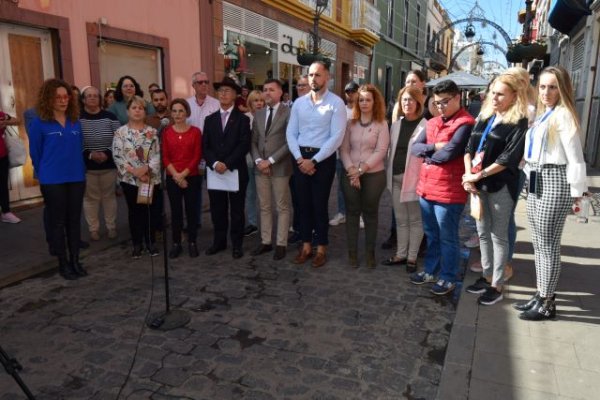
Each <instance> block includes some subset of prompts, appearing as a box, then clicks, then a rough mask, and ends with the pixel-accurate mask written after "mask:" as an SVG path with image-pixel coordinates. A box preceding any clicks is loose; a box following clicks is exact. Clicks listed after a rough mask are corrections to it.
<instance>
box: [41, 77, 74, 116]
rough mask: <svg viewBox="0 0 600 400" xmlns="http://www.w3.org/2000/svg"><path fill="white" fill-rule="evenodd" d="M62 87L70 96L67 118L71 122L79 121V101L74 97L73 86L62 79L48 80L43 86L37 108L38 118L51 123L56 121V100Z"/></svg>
mask: <svg viewBox="0 0 600 400" xmlns="http://www.w3.org/2000/svg"><path fill="white" fill-rule="evenodd" d="M61 87H62V88H65V90H66V91H67V94H68V95H69V105H68V106H67V110H66V111H65V113H66V115H67V118H68V119H69V120H71V121H77V120H78V119H79V100H78V99H76V98H74V97H73V90H72V89H71V85H70V84H68V83H67V82H65V81H63V80H62V79H57V78H52V79H47V80H46V81H44V83H43V84H42V87H41V88H40V91H39V93H38V100H37V104H36V106H35V109H36V112H37V114H38V116H39V117H40V119H42V120H43V121H51V120H53V119H54V100H55V97H56V91H57V90H58V88H61Z"/></svg>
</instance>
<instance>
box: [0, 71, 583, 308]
mask: <svg viewBox="0 0 600 400" xmlns="http://www.w3.org/2000/svg"><path fill="white" fill-rule="evenodd" d="M329 79H330V76H329V67H328V65H327V64H326V63H323V62H315V63H313V64H312V65H311V66H310V67H309V71H308V76H306V77H303V78H302V79H301V80H299V81H298V85H297V88H298V91H299V94H301V96H300V97H299V98H298V99H297V100H296V101H294V103H293V104H292V105H291V106H289V105H288V104H285V103H283V102H282V95H283V88H282V84H281V82H280V81H278V80H275V79H269V80H267V81H266V82H264V84H263V87H262V92H261V91H253V92H250V93H249V95H248V96H247V100H246V105H245V106H246V108H245V109H247V110H248V111H247V112H246V113H244V112H242V111H241V110H240V109H239V108H238V107H236V102H237V101H239V94H240V93H241V87H240V86H239V85H238V84H237V83H236V82H235V81H233V80H232V79H230V78H227V77H226V78H224V79H223V80H222V81H221V82H215V83H214V84H213V87H214V89H215V90H216V93H217V98H213V97H211V96H209V95H208V89H209V83H210V82H209V80H208V77H207V75H206V74H205V73H202V72H198V73H195V74H194V75H193V76H192V87H193V88H194V92H195V93H194V96H192V97H190V98H188V99H182V98H176V99H173V100H172V101H170V102H169V101H168V96H167V93H166V92H165V91H164V90H163V89H160V88H156V89H155V90H154V91H153V92H152V95H151V100H152V102H151V103H149V102H147V101H146V100H144V99H143V93H142V91H141V89H140V87H139V84H138V83H137V82H136V81H135V79H134V78H132V77H131V76H124V77H122V78H121V79H120V80H119V83H118V85H117V88H116V90H115V93H114V98H115V101H114V103H112V104H111V105H110V106H109V108H108V109H104V108H103V107H102V103H101V93H100V91H99V90H98V89H97V88H94V87H85V88H83V89H82V91H81V99H77V98H75V97H74V95H73V91H72V88H71V86H70V85H68V84H67V83H66V82H64V81H61V80H59V79H50V80H48V81H46V82H45V83H44V84H43V86H42V88H41V89H40V94H39V98H38V103H37V105H36V108H35V112H36V117H35V118H34V119H33V121H31V122H30V123H29V124H28V126H27V128H28V132H29V141H30V154H31V158H32V161H33V165H34V169H35V172H36V176H37V178H38V179H39V181H40V186H41V191H42V194H43V196H44V200H45V203H46V207H47V210H48V213H47V214H48V224H47V225H48V227H49V228H48V231H49V237H50V247H51V252H52V253H53V254H55V255H56V256H57V257H58V260H59V271H60V273H61V275H62V276H63V277H64V278H66V279H76V278H77V277H79V276H85V275H86V274H87V272H86V271H85V269H84V268H83V266H82V265H81V263H80V262H79V237H80V232H79V230H80V217H81V212H82V209H83V210H84V211H85V217H86V221H87V223H88V226H89V229H90V237H91V238H92V239H93V240H98V239H99V237H100V233H99V232H100V222H99V219H98V210H99V206H100V205H102V206H103V209H104V217H105V224H106V229H107V231H108V236H109V237H110V238H115V237H116V236H117V233H116V199H115V182H118V183H119V185H120V188H121V189H122V191H123V194H124V196H125V200H126V203H127V207H128V211H129V229H130V234H131V239H132V244H133V252H132V255H133V257H134V258H139V257H141V255H142V252H143V251H144V249H145V250H147V251H148V252H149V253H150V255H152V256H154V255H157V254H158V249H157V247H156V244H155V239H156V231H157V229H162V228H164V227H163V226H162V218H161V208H162V196H163V194H162V191H161V190H162V186H161V169H162V168H161V163H162V167H164V171H165V173H166V185H165V188H166V190H167V195H168V198H169V203H170V208H171V223H172V246H171V249H170V251H169V256H170V257H171V258H176V257H179V256H180V255H181V253H182V252H183V248H182V232H183V231H184V230H185V231H186V232H187V242H188V253H189V256H190V257H197V256H198V255H199V252H198V249H197V244H196V241H197V230H198V226H199V225H200V222H201V218H200V215H201V212H202V185H203V181H204V177H203V175H204V173H205V171H206V175H207V184H208V194H209V198H210V212H211V219H212V224H213V240H212V244H211V246H210V247H209V248H208V249H206V251H205V254H206V255H208V256H210V255H213V254H216V253H218V252H220V251H222V250H225V249H226V248H227V244H228V240H227V236H228V234H229V237H230V241H231V246H232V256H233V257H234V258H240V257H242V256H243V248H242V243H243V237H244V233H245V228H246V222H245V221H246V208H247V206H246V204H247V201H248V197H250V201H251V202H253V201H254V202H256V204H257V209H258V210H259V211H260V213H259V214H260V243H259V244H258V246H257V247H256V248H255V249H253V251H252V255H254V256H260V255H262V254H264V253H267V252H271V251H273V250H274V255H273V258H274V259H275V260H281V259H283V258H284V257H285V256H286V249H287V244H288V241H289V240H288V235H289V233H290V230H291V231H292V232H294V235H298V236H299V238H300V241H301V243H302V244H301V245H300V247H299V251H298V253H297V255H296V256H295V257H294V258H293V263H295V264H304V263H306V262H307V261H308V260H309V259H310V260H311V264H312V266H313V267H315V268H319V267H322V266H323V265H325V264H326V262H327V247H328V244H329V240H328V229H329V217H328V200H329V196H330V191H331V187H332V183H333V180H334V176H335V174H336V159H337V156H336V151H339V159H340V160H341V170H338V173H340V172H341V174H340V187H341V192H342V195H343V200H344V203H345V213H346V234H347V246H348V263H349V265H350V266H351V267H358V266H359V265H360V261H359V260H360V257H359V255H358V248H359V246H358V237H359V226H360V225H361V223H362V222H363V221H364V227H365V262H366V266H367V267H369V268H375V266H376V264H377V262H376V256H375V244H376V237H377V227H378V210H379V202H380V198H381V196H382V194H383V192H384V190H385V189H386V188H387V189H388V190H389V191H390V193H391V195H392V204H393V215H394V218H393V223H394V227H393V230H394V232H395V240H396V247H397V248H396V253H395V255H394V256H392V257H390V258H389V259H386V260H383V262H382V264H384V265H403V266H405V267H406V269H407V271H408V272H409V273H411V274H410V281H411V282H412V283H414V284H419V285H420V284H427V283H431V284H433V286H432V292H433V293H434V294H436V295H444V294H447V293H449V292H451V291H452V290H454V288H455V287H456V281H457V279H458V265H459V259H460V252H459V238H458V225H459V221H460V217H461V214H462V212H463V210H464V207H465V203H466V202H467V199H468V197H469V196H470V197H471V207H472V208H473V207H476V208H477V209H478V210H480V215H479V216H478V220H477V230H478V235H479V240H480V246H481V264H482V268H483V272H482V276H481V278H480V279H478V280H477V281H476V282H475V283H474V284H472V285H470V286H469V287H468V288H467V291H468V292H470V293H477V294H480V297H479V299H478V301H479V303H480V304H482V305H491V304H495V303H496V302H498V301H500V300H502V289H503V285H504V283H505V281H506V280H507V275H506V271H505V266H506V264H507V261H508V260H509V258H510V257H512V254H511V253H512V248H513V247H512V246H514V237H512V236H514V235H509V232H510V231H511V229H510V228H509V221H511V219H514V209H515V205H516V202H517V200H518V195H519V193H520V191H521V186H520V183H519V182H520V179H519V178H520V176H521V175H525V176H526V178H527V181H528V192H529V195H528V198H527V211H528V216H529V222H530V224H531V227H532V232H533V233H532V235H533V243H534V249H535V265H536V273H537V293H536V295H535V296H534V297H533V298H532V299H531V300H530V301H528V302H525V303H522V304H517V305H516V308H517V309H519V310H520V311H522V314H521V317H522V318H524V319H531V320H536V319H544V318H550V317H553V316H554V315H555V312H556V307H555V303H554V301H555V295H554V292H555V290H556V285H557V282H558V276H559V273H560V237H561V232H562V228H563V226H564V223H565V219H566V215H567V213H568V211H569V208H570V206H571V204H572V201H573V199H574V200H575V202H578V201H579V199H580V198H581V197H582V196H583V194H584V193H585V192H586V190H587V187H586V185H585V173H586V170H585V163H584V161H583V155H582V149H581V143H580V140H579V125H578V122H577V116H576V112H575V109H574V104H573V92H572V88H571V84H570V79H569V77H568V74H567V73H566V72H565V71H564V70H563V69H562V68H560V67H548V68H546V69H545V70H543V71H542V73H541V74H540V77H539V83H538V96H537V104H532V101H533V99H532V96H531V90H532V89H531V86H530V83H529V79H528V76H527V74H523V71H521V69H518V68H513V69H509V70H507V71H506V72H504V73H502V74H501V75H500V76H498V77H497V78H495V79H494V81H493V82H492V83H491V85H490V87H489V91H488V93H487V95H486V98H485V100H484V102H483V104H482V108H481V112H480V113H479V115H478V116H477V118H476V119H474V118H473V117H472V116H471V115H470V114H469V113H468V112H467V111H466V110H465V109H464V108H463V107H462V104H461V91H460V89H459V88H458V87H457V85H456V84H455V83H454V82H452V81H451V80H446V81H442V82H441V83H439V84H437V85H436V86H435V87H433V90H432V94H431V95H430V96H429V97H426V91H425V87H424V86H425V77H424V75H423V74H422V72H420V71H410V72H409V73H408V75H407V80H406V85H405V87H404V88H402V89H401V90H400V92H399V94H398V99H397V106H396V107H395V109H394V111H393V116H392V119H393V123H392V125H391V127H389V125H388V122H387V121H386V117H385V115H386V107H385V102H384V99H383V97H382V95H381V93H380V91H379V90H378V89H377V87H375V86H374V85H371V84H366V85H362V86H360V87H358V85H353V86H352V87H350V88H349V91H350V92H356V100H355V101H354V102H353V103H352V106H351V108H348V107H346V104H345V103H344V101H343V100H342V99H341V98H340V97H338V96H337V95H335V94H334V93H332V92H331V91H330V90H329V89H328V82H329ZM301 86H302V87H301ZM309 90H310V92H309ZM80 101H81V105H82V107H83V109H82V110H79V104H80ZM534 110H535V111H534ZM532 111H534V112H535V114H533V115H535V117H533V118H532V117H531V115H532ZM0 150H1V149H0ZM201 160H204V161H201ZM204 163H205V164H204ZM523 163H524V168H523ZM251 180H252V181H253V184H252V185H251V186H252V187H253V188H254V189H252V190H253V191H255V193H256V194H254V193H253V194H251V195H250V196H248V195H247V190H249V189H248V183H249V182H250V181H251ZM1 206H2V211H3V213H5V210H7V209H5V206H4V204H2V205H1ZM274 211H275V213H274ZM184 214H185V215H184ZM274 214H275V218H276V220H277V222H276V223H275V220H274ZM184 217H185V218H184ZM3 218H4V214H3ZM184 220H185V221H186V224H187V227H186V228H184ZM255 221H256V217H254V218H253V221H251V223H253V224H258V223H257V222H255ZM290 228H293V229H290ZM424 237H425V238H426V241H427V246H426V247H427V249H426V253H425V258H424V261H423V263H424V265H423V270H422V271H417V270H418V266H417V258H418V253H419V247H420V245H421V242H422V240H423V238H424ZM511 237H512V238H511ZM509 238H510V239H509ZM273 241H274V242H275V246H273ZM511 242H513V243H511ZM314 247H316V250H315V249H314Z"/></svg>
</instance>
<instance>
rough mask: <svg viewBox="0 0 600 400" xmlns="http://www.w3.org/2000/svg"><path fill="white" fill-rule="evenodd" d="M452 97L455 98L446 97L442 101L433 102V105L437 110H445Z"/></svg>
mask: <svg viewBox="0 0 600 400" xmlns="http://www.w3.org/2000/svg"><path fill="white" fill-rule="evenodd" d="M454 97H455V96H452V97H447V98H445V99H443V100H440V101H434V102H433V105H434V106H436V107H438V108H446V107H448V103H450V101H451V100H452V99H453V98H454Z"/></svg>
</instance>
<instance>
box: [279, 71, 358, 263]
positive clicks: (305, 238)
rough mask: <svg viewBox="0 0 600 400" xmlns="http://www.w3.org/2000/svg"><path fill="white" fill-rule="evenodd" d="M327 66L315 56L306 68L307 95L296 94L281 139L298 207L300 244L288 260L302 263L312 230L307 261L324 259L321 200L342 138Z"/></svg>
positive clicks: (325, 222)
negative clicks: (287, 154)
mask: <svg viewBox="0 0 600 400" xmlns="http://www.w3.org/2000/svg"><path fill="white" fill-rule="evenodd" d="M328 81H329V67H328V65H327V64H326V63H324V62H321V61H317V62H314V63H312V64H311V66H310V68H309V70H308V83H309V85H310V88H311V93H310V95H307V96H303V97H300V98H298V99H297V100H296V101H295V102H294V106H293V107H292V110H291V115H290V121H289V123H288V127H287V132H286V136H287V142H288V147H289V148H290V152H291V153H292V156H293V157H294V159H295V160H296V163H295V165H294V181H295V185H296V191H297V193H298V203H299V208H300V234H301V236H302V248H301V249H300V252H299V253H298V255H297V256H296V258H295V259H294V263H295V264H304V263H305V262H306V261H307V260H308V259H309V258H311V257H312V255H313V254H312V247H311V240H312V232H313V230H314V231H315V233H316V237H317V254H316V255H315V257H314V259H313V261H312V266H313V267H315V268H319V267H322V266H323V265H324V264H325V263H326V262H327V257H326V249H327V245H328V243H329V241H328V230H329V215H328V210H327V204H328V200H329V193H330V191H331V185H332V183H333V178H334V175H335V163H336V156H335V151H336V150H337V148H338V147H339V146H340V144H341V143H342V140H343V139H344V133H345V130H346V105H345V104H344V101H343V100H342V99H341V98H340V97H338V96H336V95H335V94H333V93H331V92H330V91H329V90H327V83H328Z"/></svg>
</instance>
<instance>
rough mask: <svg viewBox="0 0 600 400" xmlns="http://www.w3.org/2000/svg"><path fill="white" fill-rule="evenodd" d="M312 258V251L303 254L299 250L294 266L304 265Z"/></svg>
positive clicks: (301, 250) (302, 250) (302, 251)
mask: <svg viewBox="0 0 600 400" xmlns="http://www.w3.org/2000/svg"><path fill="white" fill-rule="evenodd" d="M311 257H312V251H308V252H305V251H304V249H302V248H301V249H300V251H299V252H298V255H296V257H295V258H294V261H293V263H294V264H304V263H305V262H306V261H307V260H308V259H309V258H311Z"/></svg>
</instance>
